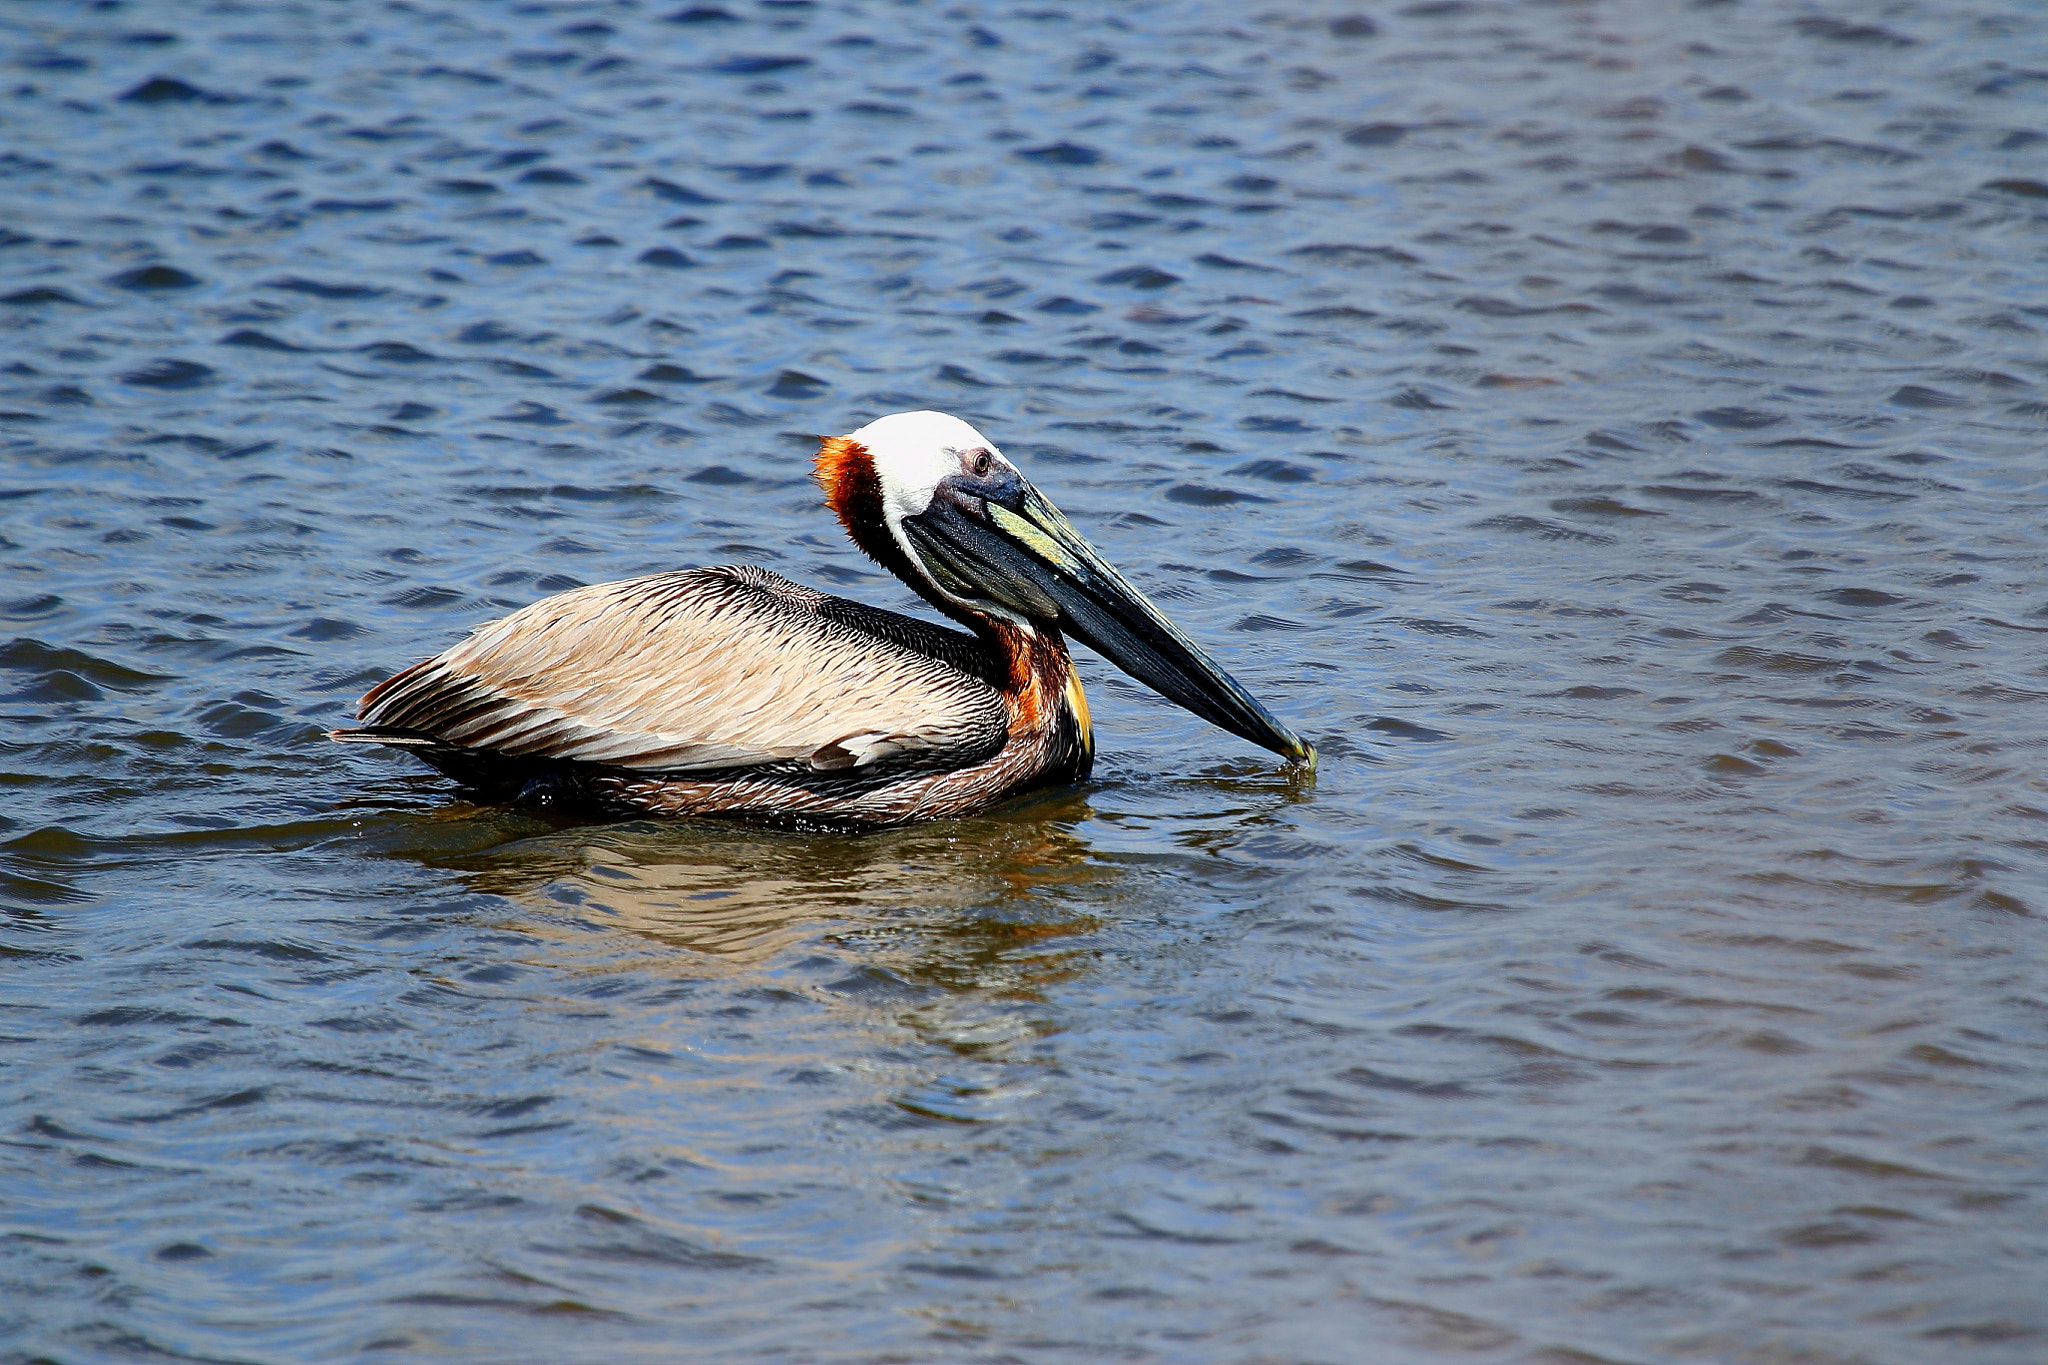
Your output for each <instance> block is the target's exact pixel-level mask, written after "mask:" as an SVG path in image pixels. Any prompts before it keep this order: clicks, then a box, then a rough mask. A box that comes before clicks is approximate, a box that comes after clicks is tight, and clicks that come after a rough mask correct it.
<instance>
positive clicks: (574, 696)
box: [358, 568, 1008, 772]
mask: <svg viewBox="0 0 2048 1365" xmlns="http://www.w3.org/2000/svg"><path fill="white" fill-rule="evenodd" d="M837 605H840V604H839V599H836V598H832V597H828V596H826V595H825V594H824V593H820V592H817V591H814V590H813V589H810V588H805V587H802V586H800V585H798V584H795V583H792V582H790V581H789V580H788V579H786V578H783V577H781V576H779V575H777V574H773V573H769V572H767V571H765V570H761V569H754V568H717V569H692V570H686V571H684V572H680V573H665V574H654V575H652V576H650V577H646V578H634V579H628V580H626V581H624V582H619V583H600V584H597V585H595V586H592V587H588V588H578V589H576V590H575V591H573V592H565V593H562V594H560V595H558V596H555V597H550V598H547V599H545V600H543V601H540V602H536V603H534V604H533V605H532V606H529V607H526V608H524V609H522V610H520V611H516V612H514V613H513V614H512V615H510V616H507V617H505V618H504V619H503V620H500V621H493V622H491V623H490V624H488V625H485V626H482V627H480V628H479V629H478V630H477V631H476V632H475V633H474V634H472V635H471V636H470V637H469V638H468V639H466V640H464V641H463V642H462V643H460V644H458V645H456V646H455V647H454V648H452V649H450V650H448V651H447V652H446V653H444V654H441V655H438V656H437V657H435V658H432V659H429V660H427V661H426V662H425V663H421V664H416V665H414V666H413V667H411V668H409V669H407V670H406V671H405V672H403V673H400V674H397V675H396V676H394V677H392V678H389V679H387V680H386V681H384V682H383V683H380V684H379V685H378V686H377V687H376V688H374V689H373V690H372V691H371V692H370V693H369V694H368V695H367V696H365V697H364V698H363V702H362V708H361V710H360V711H359V712H358V715H359V716H360V718H361V719H362V720H363V721H364V722H365V723H366V724H367V725H369V726H370V727H372V728H373V730H376V731H389V732H407V733H410V734H414V735H420V736H424V737H427V738H428V739H430V740H431V741H432V742H434V743H436V744H439V745H444V746H449V747H455V748H463V749H474V750H485V751H489V752H491V753H496V754H503V755H506V756H509V757H520V758H544V759H568V760H574V761H578V762H585V763H602V764H608V765H611V766H614V767H620V768H632V769H638V770H642V771H663V772H672V771H681V770H717V769H733V768H745V767H751V766H757V765H761V764H767V763H780V762H787V761H792V760H794V761H799V762H801V763H803V764H805V765H807V766H808V767H810V768H813V769H817V770H820V771H833V770H838V769H852V768H864V767H866V766H868V765H870V764H873V763H879V762H881V761H883V760H885V759H890V758H898V757H901V758H905V759H911V758H916V757H918V756H924V757H927V758H929V759H931V760H933V761H944V762H946V763H948V764H951V763H953V762H958V761H960V760H962V759H965V760H967V761H973V760H974V759H975V758H976V757H978V756H980V755H983V754H989V753H993V752H995V751H996V750H997V749H999V748H1001V746H1002V744H1003V741H1004V737H1005V734H1006V731H1007V724H1008V715H1007V711H1006V709H1005V707H1004V705H1003V700H1002V697H1001V694H1000V693H998V692H997V691H996V689H995V688H994V687H992V686H990V685H989V684H988V683H987V682H985V681H983V680H982V679H981V678H978V677H975V676H973V675H972V674H970V673H968V672H965V671H963V670H962V669H961V668H959V667H957V666H955V665H954V664H951V663H947V662H945V661H943V660H942V659H940V658H937V657H934V656H933V654H932V653H930V652H925V651H921V650H919V649H916V648H912V647H910V646H909V645H907V644H905V643H901V642H899V641H896V640H891V639H887V638H882V637H880V636H878V635H876V634H873V633H871V632H867V631H862V630H858V629H855V628H854V627H853V626H851V625H849V624H847V623H846V622H844V621H843V620H839V619H833V618H834V617H835V616H837V615H839V613H836V612H834V611H833V608H834V607H835V606H837ZM905 621H906V624H910V623H909V621H908V618H905ZM917 624H920V625H921V623H917ZM924 629H926V630H931V629H932V628H929V627H925V628H924ZM935 633H936V632H935ZM945 634H948V635H951V634H955V632H945ZM960 638H961V640H962V641H966V640H968V639H969V638H970V637H966V636H961V637H960ZM363 737H364V738H372V737H373V736H372V735H370V734H364V735H363ZM414 742H417V741H414Z"/></svg>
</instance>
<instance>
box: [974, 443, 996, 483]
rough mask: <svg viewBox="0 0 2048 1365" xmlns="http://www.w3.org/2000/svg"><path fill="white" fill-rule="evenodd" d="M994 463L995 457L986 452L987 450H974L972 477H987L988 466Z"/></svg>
mask: <svg viewBox="0 0 2048 1365" xmlns="http://www.w3.org/2000/svg"><path fill="white" fill-rule="evenodd" d="M994 463H995V457H994V456H992V455H990V454H989V453H988V452H987V451H986V450H977V451H975V452H974V477H975V478H977V479H985V478H987V477H988V471H989V468H990V466H992V465H993V464H994Z"/></svg>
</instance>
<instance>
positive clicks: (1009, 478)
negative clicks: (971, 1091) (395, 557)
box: [332, 412, 1315, 829]
mask: <svg viewBox="0 0 2048 1365" xmlns="http://www.w3.org/2000/svg"><path fill="white" fill-rule="evenodd" d="M816 476H817V480H818V483H819V485H820V486H821V487H822V488H823V489H824V490H825V501H826V503H827V504H828V505H830V507H831V508H832V510H833V511H834V512H836V513H838V515H839V520H840V521H841V522H842V523H843V524H844V525H845V527H846V533H847V534H848V535H849V536H851V537H852V538H853V542H854V544H856V545H858V546H859V547H860V548H861V549H862V550H864V551H866V552H867V553H868V555H869V556H870V557H872V558H873V559H874V560H875V561H876V562H877V563H879V564H880V565H881V566H882V567H883V568H885V569H888V570H889V571H890V572H891V573H893V574H895V575H896V576H897V577H898V578H900V579H902V580H903V581H904V582H905V583H908V584H909V585H910V586H911V587H912V588H914V589H915V590H916V591H917V592H918V594H919V595H920V596H922V597H923V598H924V599H925V600H926V601H927V602H930V603H931V604H932V605H933V606H934V607H936V608H938V610H939V611H941V612H943V613H944V614H945V615H947V616H949V617H951V618H952V619H953V620H955V621H958V622H959V623H960V624H961V625H964V626H966V627H967V632H966V633H963V632H961V631H957V630H948V629H946V628H944V627H942V626H935V625H931V624H929V623H927V622H924V621H920V620H918V619H916V618H915V617H910V616H903V615H900V614H898V613H896V612H892V611H882V610H880V609H878V608H875V607H870V606H865V605H863V604H862V603H859V602H853V601H849V600H847V599H846V598H843V597H829V596H827V595H826V594H824V593H821V592H818V591H816V590H815V589H812V588H806V587H804V586H802V585H801V584H797V583H792V582H790V581H789V580H788V579H786V578H783V577H781V576H780V575H778V574H773V573H770V572H768V571H767V570H765V569H759V568H754V567H751V566H738V567H734V566H726V567H721V568H712V569H685V570H681V571H679V572H673V573H659V574H650V575H649V576H647V577H645V578H629V579H626V580H625V581H623V582H619V583H599V584H597V585H595V586H593V587H587V588H577V589H575V590H573V591H571V592H565V593H561V594H559V595H557V596H554V597H549V598H546V599H544V600H542V601H539V602H535V603H533V604H532V605H531V606H528V607H525V608H522V609H521V610H519V611H516V612H514V613H512V614H511V615H510V616H507V617H505V618H504V619H503V620H500V621H493V622H490V623H489V624H487V625H484V626H480V627H478V628H477V630H476V631H475V633H473V634H472V635H470V637H469V638H468V639H466V640H464V641H462V642H461V643H460V644H457V645H456V646H454V647H453V648H452V649H450V650H448V651H447V652H446V653H443V654H440V655H437V656H435V657H434V658H431V659H428V660H427V661H426V662H424V663H418V664H414V665H413V666H412V667H411V668H408V669H406V670H405V671H404V672H402V673H399V674H397V675H395V676H393V677H390V678H387V679H385V680H384V681H383V682H382V683H379V684H378V685H377V686H376V687H374V688H372V689H371V690H370V692H369V694H368V695H367V696H365V697H364V698H363V700H362V705H361V707H360V709H359V710H358V711H357V713H356V714H357V718H358V719H360V720H362V721H363V722H364V726H363V728H361V729H357V730H336V731H333V732H332V737H333V738H334V739H337V740H342V741H345V742H348V743H355V744H388V745H393V746H396V747H399V748H404V749H408V750H410V751H411V752H412V753H413V754H415V755H416V756H418V757H419V758H421V759H424V760H425V761H426V762H427V763H429V764H432V765H433V766H434V767H436V768H438V769H440V770H441V771H442V772H444V773H446V774H448V775H449V776H451V777H454V778H456V779H457V780H458V781H461V782H463V783H465V784H468V785H470V786H473V787H478V788H481V789H484V790H486V791H489V792H492V793H494V794H497V795H501V796H508V797H513V798H517V799H522V800H527V801H537V802H543V803H549V802H573V803H577V804H585V805H593V806H597V807H600V808H603V809H607V810H611V811H618V812H635V813H654V814H662V815H707V816H728V817H734V818H738V819H744V820H751V821H755V822H758V823H764V824H779V825H788V826H796V827H800V828H802V827H809V828H842V829H844V828H873V827H877V826H882V825H894V824H902V823H905V822H908V821H912V820H928V819H932V818H935V817H940V816H951V815H961V814H965V813H967V812H969V811H975V810H980V809H982V808H983V807H985V806H989V805H992V804H994V803H995V802H997V801H1000V800H1002V799H1003V798H1005V797H1008V796H1013V795H1015V794H1017V793H1019V792H1022V791H1026V790H1029V789H1031V788H1033V787H1042V786H1049V785H1052V784H1055V783H1063V782H1076V781H1080V780H1081V779H1083V778H1085V777H1086V776H1087V775H1088V771H1089V768H1090V766H1091V765H1092V764H1093V762H1094V757H1095V744H1094V738H1093V736H1092V734H1091V733H1090V730H1089V723H1088V702H1087V699H1086V698H1085V697H1084V696H1083V695H1082V693H1081V679H1080V676H1079V675H1078V674H1077V673H1076V672H1075V670H1074V664H1073V660H1072V659H1070V658H1069V657H1068V655H1067V646H1066V642H1065V640H1064V639H1063V638H1062V637H1063V635H1072V636H1074V637H1075V638H1076V639H1078V640H1080V641H1082V642H1083V643H1085V644H1087V645H1088V646H1089V647H1090V648H1092V649H1094V650H1095V651H1096V652H1097V653H1098V654H1101V655H1102V656H1103V657H1104V658H1106V659H1108V660H1109V661H1110V662H1112V663H1114V664H1116V665H1117V666H1118V667H1119V668H1121V669H1123V670H1124V671H1125V672H1126V673H1129V674H1130V675H1131V676H1132V677H1134V678H1136V679H1138V681H1140V682H1142V683H1144V684H1145V685H1147V686H1148V687H1151V688H1153V689H1154V690H1156V691H1158V692H1159V693H1161V694H1162V695H1164V696H1166V697H1167V698H1169V699H1170V700H1172V701H1174V702H1177V703H1179V704H1180V705H1181V706H1184V707H1186V708H1187V709H1188V710H1190V711H1193V712H1194V713H1195V714H1196V715H1198V716H1201V717H1203V718H1205V719H1207V720H1210V721H1213V722H1214V723H1215V724H1217V725H1220V726H1222V727H1223V728H1224V729H1226V730H1229V731H1231V732H1232V733H1233V734H1237V735H1241V736H1243V737H1244V738H1246V739H1248V740H1251V741H1252V742H1253V743H1254V744H1260V745H1264V746H1265V747H1266V748H1268V749H1272V750H1274V751H1275V752H1277V753H1280V754H1284V755H1286V756H1287V757H1288V758H1289V759H1291V760H1293V761H1294V762H1295V763H1297V764H1302V765H1313V763H1314V762H1315V750H1314V749H1313V748H1311V747H1310V746H1309V745H1308V744H1307V743H1306V742H1304V741H1303V740H1302V739H1300V738H1299V737H1298V736H1296V735H1295V733H1294V732H1293V731H1292V730H1289V729H1288V728H1287V727H1286V726H1285V725H1282V724H1281V723H1280V722H1279V721H1278V720H1275V719H1274V718H1273V715H1272V713H1271V712H1269V711H1267V710H1266V708H1265V707H1263V706H1261V705H1260V704H1259V703H1258V702H1257V701H1256V700H1255V699H1254V698H1253V697H1252V696H1251V694H1250V693H1248V692H1246V691H1245V690H1244V688H1243V687H1242V686H1240V685H1239V684H1238V682H1237V681H1236V679H1234V678H1232V677H1231V676H1230V675H1229V674H1228V673H1225V672H1224V671H1223V670H1222V668H1220V667H1218V666H1217V664H1216V663H1215V662H1214V661H1213V660H1211V659H1210V658H1209V656H1208V655H1206V654H1204V653H1203V652H1202V651H1201V650H1200V649H1199V648H1198V647H1197V646H1196V645H1195V643H1194V642H1193V641H1191V640H1189V639H1188V638H1187V636H1185V635H1183V634H1181V633H1180V631H1179V630H1177V629H1175V627H1174V625H1173V623H1172V622H1170V621H1168V620H1167V619H1166V617H1165V616H1164V615H1162V614H1161V613H1160V611H1159V609H1158V608H1157V607H1155V606H1153V605H1152V603H1150V602H1149V601H1147V600H1146V599H1145V596H1144V594H1142V593H1140V592H1139V591H1138V590H1137V589H1136V588H1133V587H1132V586H1131V585H1130V584H1129V583H1126V582H1125V581H1124V579H1123V576H1122V575H1121V574H1119V573H1117V571H1116V570H1115V569H1113V568H1111V567H1110V566H1109V565H1108V564H1106V563H1104V562H1103V560H1102V557H1101V556H1100V555H1098V554H1096V552H1095V550H1094V549H1093V548H1092V547H1091V546H1089V544H1088V542H1086V541H1085V540H1083V539H1082V538H1081V534H1080V532H1078V531H1076V530H1075V529H1074V528H1073V526H1072V525H1071V524H1069V522H1068V521H1067V519H1066V518H1065V517H1064V516H1061V515H1060V513H1059V510H1058V509H1057V508H1055V507H1054V506H1053V505H1052V504H1051V503H1050V502H1048V501H1046V499H1045V497H1044V495H1043V494H1041V493H1040V492H1039V491H1038V490H1037V489H1036V488H1034V487H1032V486H1031V483H1030V481H1029V480H1027V479H1026V478H1025V477H1024V476H1023V475H1022V474H1021V473H1019V472H1018V470H1017V467H1016V466H1015V465H1013V464H1011V463H1010V462H1009V460H1007V459H1005V458H1004V457H1003V454H1002V452H1001V451H999V450H997V449H996V448H995V446H994V445H992V444H990V442H989V441H988V439H987V438H986V437H984V436H983V435H982V434H981V433H980V432H978V431H976V430H975V429H974V428H973V427H971V426H969V425H968V424H967V423H965V422H963V421H961V420H960V419H959V418H957V417H951V416H948V415H946V414H945V413H942V412H899V413H896V414H895V415H893V416H890V417H883V418H880V419H878V420H876V421H873V422H870V423H869V424H868V425H866V426H864V427H862V428H861V429H860V430H859V431H856V432H854V433H852V434H851V435H848V436H828V437H825V438H824V442H823V446H822V448H821V449H820V450H819V452H818V460H817V468H816Z"/></svg>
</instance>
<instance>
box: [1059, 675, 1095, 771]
mask: <svg viewBox="0 0 2048 1365" xmlns="http://www.w3.org/2000/svg"><path fill="white" fill-rule="evenodd" d="M1066 694H1067V709H1068V710H1069V711H1072V712H1073V713H1074V725H1075V727H1076V728H1077V729H1078V730H1079V731H1080V734H1081V748H1082V749H1083V750H1084V751H1086V752H1087V753H1090V754H1093V753H1094V752H1095V727H1094V725H1093V723H1092V722H1090V721H1089V719H1088V694H1087V693H1086V692H1084V691H1082V690H1081V670H1080V669H1078V668H1076V667H1074V661H1073V660H1072V659H1069V660H1067V687H1066Z"/></svg>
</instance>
